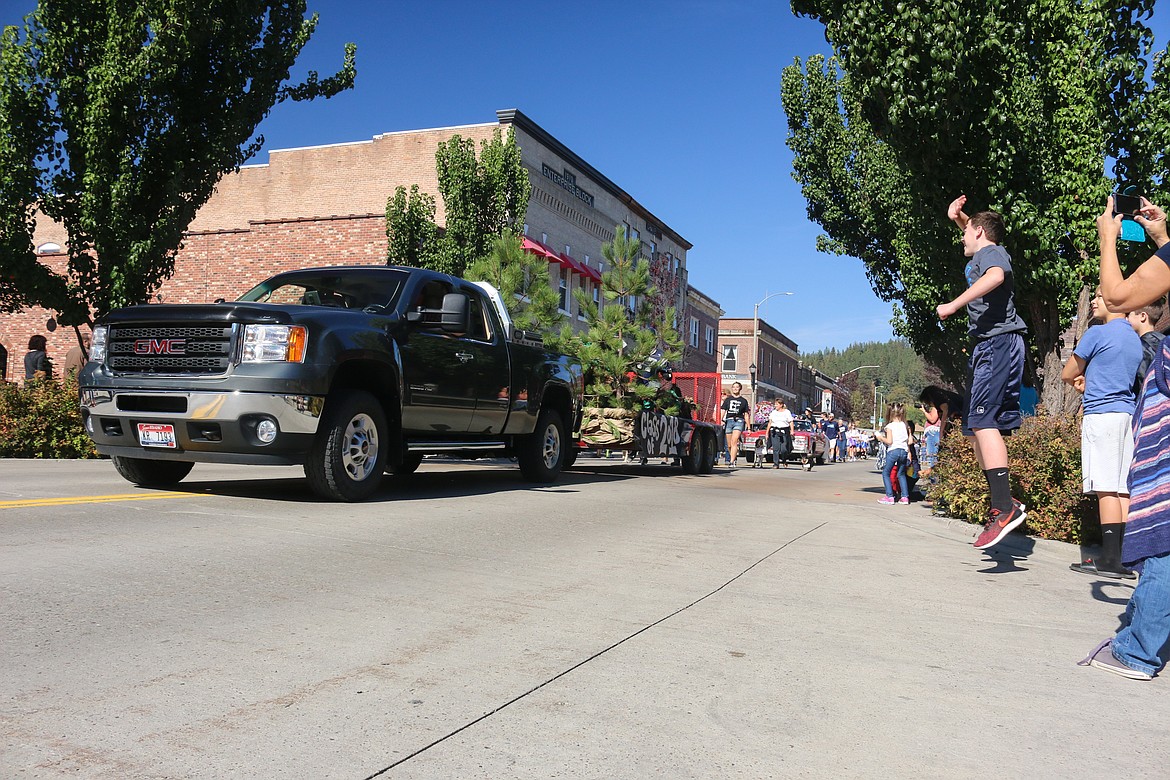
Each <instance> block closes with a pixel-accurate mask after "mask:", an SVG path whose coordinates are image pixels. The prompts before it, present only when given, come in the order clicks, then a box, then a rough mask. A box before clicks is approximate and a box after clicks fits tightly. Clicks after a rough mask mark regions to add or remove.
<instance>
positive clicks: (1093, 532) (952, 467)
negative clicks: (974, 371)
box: [930, 416, 1100, 544]
mask: <svg viewBox="0 0 1170 780" xmlns="http://www.w3.org/2000/svg"><path fill="white" fill-rule="evenodd" d="M1006 441H1007V448H1008V465H1009V468H1010V469H1011V482H1012V485H1011V487H1012V495H1013V496H1014V497H1016V498H1017V499H1019V500H1020V501H1022V502H1024V503H1025V504H1027V505H1028V519H1027V530H1028V532H1029V533H1031V534H1033V535H1035V536H1038V537H1040V538H1042V539H1055V540H1057V541H1061V542H1072V543H1074V544H1081V543H1091V542H1095V541H1099V537H1100V520H1099V517H1098V514H1097V501H1096V499H1095V498H1093V497H1092V496H1086V495H1084V494H1083V493H1082V492H1081V425H1080V419H1079V418H1073V419H1057V418H1054V417H1047V416H1041V417H1025V418H1024V424H1023V426H1021V427H1020V429H1019V430H1018V431H1016V432H1015V434H1013V435H1012V436H1009V437H1008V438H1007V440H1006ZM935 475H936V476H937V481H936V484H935V485H934V486H933V487H932V488H931V491H930V496H931V498H933V499H934V500H935V511H936V512H939V513H945V514H947V515H949V516H951V517H955V518H959V519H962V520H966V521H967V522H969V523H979V524H982V523H984V522H985V521H986V520H987V512H988V510H989V506H988V496H987V480H986V478H984V476H983V472H982V471H981V470H980V468H979V464H978V462H977V461H976V460H975V451H974V449H973V448H972V447H971V444H970V442H969V441H968V440H967V439H965V438H964V437H963V435H962V433H961V432H960V431H959V430H957V429H953V430H952V431H951V433H950V434H949V435H948V436H947V439H946V441H945V442H944V443H943V449H942V450H941V451H940V453H939V464H938V468H937V469H936V470H935Z"/></svg>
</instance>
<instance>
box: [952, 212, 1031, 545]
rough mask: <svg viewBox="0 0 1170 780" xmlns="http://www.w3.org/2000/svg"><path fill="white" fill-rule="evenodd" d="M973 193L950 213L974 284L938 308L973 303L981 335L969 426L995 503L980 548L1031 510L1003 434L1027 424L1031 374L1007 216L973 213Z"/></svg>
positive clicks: (971, 328) (972, 324)
mask: <svg viewBox="0 0 1170 780" xmlns="http://www.w3.org/2000/svg"><path fill="white" fill-rule="evenodd" d="M966 203H967V196H966V195H960V196H959V197H957V198H955V200H953V201H952V202H951V204H950V206H949V207H948V208H947V216H948V217H950V219H951V221H953V222H954V223H955V224H956V225H958V226H959V227H960V228H961V229H962V231H963V254H964V255H965V256H966V257H968V258H970V260H969V262H968V263H967V267H966V269H965V272H964V275H965V276H966V279H967V284H968V287H967V289H966V290H965V291H964V292H963V293H962V294H961V295H959V296H958V297H957V298H955V299H954V300H952V301H949V302H947V303H942V304H939V305H938V307H937V308H936V313H937V314H938V318H939V319H940V320H946V319H948V318H949V317H951V316H953V315H954V314H956V313H958V312H959V311H960V310H961V309H963V308H964V307H966V310H967V320H968V325H967V329H968V332H969V333H970V335H971V336H972V337H973V338H974V340H975V345H974V348H973V349H972V350H971V357H970V360H969V362H968V364H967V396H966V398H965V399H964V410H965V417H964V418H963V433H964V435H966V436H969V437H971V438H972V440H973V443H974V449H975V458H976V460H978V461H979V468H980V469H982V470H983V475H984V477H985V478H986V479H987V487H988V491H989V493H990V502H991V511H990V512H989V515H988V519H987V524H986V526H985V527H984V529H983V532H982V533H981V534H979V536H978V538H977V539H976V540H975V549H976V550H986V549H988V548H990V547H994V546H995V545H997V544H999V543H1000V542H1001V541H1003V539H1004V538H1005V537H1006V536H1007V535H1008V533H1010V532H1011V531H1012V530H1013V529H1015V528H1017V527H1018V526H1020V525H1021V524H1022V523H1023V522H1024V518H1025V517H1027V513H1025V512H1024V507H1023V505H1022V504H1020V503H1019V502H1018V501H1016V500H1014V499H1013V498H1012V495H1011V487H1010V481H1009V472H1008V455H1007V444H1006V443H1005V442H1004V436H1005V435H1010V434H1011V432H1012V431H1014V430H1016V429H1017V428H1019V427H1020V423H1021V422H1022V415H1021V414H1020V384H1021V382H1022V381H1023V378H1024V334H1025V333H1027V331H1028V328H1027V326H1026V325H1025V324H1024V321H1023V320H1022V319H1021V318H1020V316H1019V314H1017V313H1016V306H1015V277H1014V274H1013V273H1012V264H1011V258H1010V257H1009V256H1008V253H1007V250H1006V249H1004V248H1003V247H1002V246H1000V244H1001V243H1002V242H1003V240H1004V238H1005V237H1006V233H1007V231H1006V228H1005V227H1004V223H1003V217H1001V216H1000V215H999V214H998V213H996V212H994V211H981V212H979V213H977V214H975V215H974V216H971V217H968V216H967V214H966V213H964V211H963V206H964V205H965V204H966Z"/></svg>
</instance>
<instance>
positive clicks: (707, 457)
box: [700, 431, 719, 474]
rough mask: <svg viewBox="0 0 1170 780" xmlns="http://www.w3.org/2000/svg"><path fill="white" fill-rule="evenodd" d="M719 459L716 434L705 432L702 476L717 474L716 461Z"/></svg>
mask: <svg viewBox="0 0 1170 780" xmlns="http://www.w3.org/2000/svg"><path fill="white" fill-rule="evenodd" d="M718 459H719V443H718V439H716V438H715V434H713V433H711V432H710V431H704V432H703V469H702V471H701V472H700V473H701V474H713V473H714V472H715V461H716V460H718Z"/></svg>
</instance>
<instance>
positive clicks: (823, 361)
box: [801, 339, 945, 424]
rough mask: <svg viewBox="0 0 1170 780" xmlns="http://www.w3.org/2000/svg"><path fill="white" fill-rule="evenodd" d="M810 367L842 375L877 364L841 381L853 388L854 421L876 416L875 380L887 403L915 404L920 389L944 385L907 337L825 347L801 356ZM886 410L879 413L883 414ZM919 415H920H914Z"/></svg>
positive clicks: (850, 389)
mask: <svg viewBox="0 0 1170 780" xmlns="http://www.w3.org/2000/svg"><path fill="white" fill-rule="evenodd" d="M801 360H802V361H803V362H804V364H805V365H806V366H811V367H812V368H815V369H817V370H818V371H820V372H821V373H824V374H827V375H828V376H831V377H839V376H841V375H842V374H845V372H846V371H851V370H852V369H855V368H857V367H858V366H877V368H866V369H862V370H861V371H854V372H853V373H851V374H849V375H848V376H845V377H844V378H843V379H842V380H841V384H842V385H843V386H844V387H845V388H847V389H848V390H849V391H850V396H851V397H850V401H851V404H852V408H853V410H854V413H853V416H854V421H855V422H857V423H858V424H865V423H868V421H869V419H870V418H871V417H872V416H873V399H874V380H875V379H876V380H878V381H879V382H880V385H879V386H878V388H877V389H878V392H879V393H880V394H881V395H882V396H884V397H885V401H884V404H889V403H894V402H901V403H904V404H907V405H909V406H913V404H914V402H915V401H917V399H918V394H919V392H921V391H922V388H923V387H925V386H927V385H929V384H944V385H945V383H944V382H942V380H941V379H940V378H939V372H938V370H937V369H935V368H933V367H932V366H929V365H928V364H927V363H926V361H924V360H923V359H922V358H921V357H920V356H919V355H918V354H917V353H916V352H915V351H914V350H913V349H912V348H911V346H910V342H908V341H905V340H903V339H891V340H890V341H867V342H863V343H859V344H850V345H849V346H848V347H846V348H845V349H836V348H830V349H823V350H819V351H817V352H807V353H803V354H802V355H801ZM883 415H884V412H879V415H878V416H879V417H881V416H883ZM914 416H916V415H914Z"/></svg>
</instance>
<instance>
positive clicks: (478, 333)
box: [460, 289, 494, 341]
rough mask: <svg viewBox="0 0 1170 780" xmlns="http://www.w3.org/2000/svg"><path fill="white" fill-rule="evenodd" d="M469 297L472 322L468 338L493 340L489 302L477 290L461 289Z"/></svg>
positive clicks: (469, 311)
mask: <svg viewBox="0 0 1170 780" xmlns="http://www.w3.org/2000/svg"><path fill="white" fill-rule="evenodd" d="M460 292H463V293H465V294H466V295H467V297H468V299H469V300H468V307H467V309H468V315H469V319H470V320H471V324H470V325H469V326H468V329H467V338H469V339H475V340H476V341H491V340H492V336H493V331H494V328H492V324H491V323H492V320H491V317H490V316H488V311H487V304H486V303H485V302H484V300H483V296H481V295H480V294H479V293H477V292H472V291H471V290H467V289H463V290H460Z"/></svg>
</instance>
